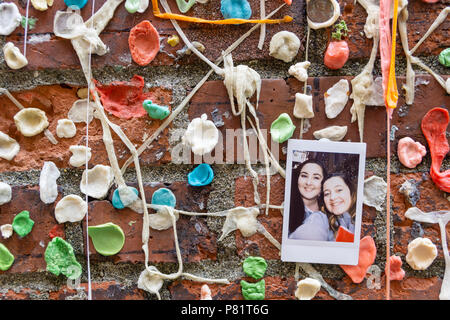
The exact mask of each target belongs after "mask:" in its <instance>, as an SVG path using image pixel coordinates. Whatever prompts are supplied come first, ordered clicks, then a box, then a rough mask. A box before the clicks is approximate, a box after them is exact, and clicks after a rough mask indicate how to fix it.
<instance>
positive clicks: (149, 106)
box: [142, 100, 170, 120]
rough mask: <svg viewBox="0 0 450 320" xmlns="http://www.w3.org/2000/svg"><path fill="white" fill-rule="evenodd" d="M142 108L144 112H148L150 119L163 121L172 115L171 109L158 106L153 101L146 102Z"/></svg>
mask: <svg viewBox="0 0 450 320" xmlns="http://www.w3.org/2000/svg"><path fill="white" fill-rule="evenodd" d="M142 106H143V107H144V110H145V111H147V113H148V115H149V117H150V118H152V119H157V120H162V119H165V118H167V116H168V115H169V114H170V110H169V107H166V106H160V105H157V104H156V103H153V102H152V101H151V100H144V102H143V103H142Z"/></svg>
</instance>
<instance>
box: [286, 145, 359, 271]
mask: <svg viewBox="0 0 450 320" xmlns="http://www.w3.org/2000/svg"><path fill="white" fill-rule="evenodd" d="M365 161H366V144H365V143H354V142H333V141H323V140H322V141H320V140H295V139H290V140H289V141H288V151H287V161H286V187H285V196H284V214H283V234H282V243H281V260H282V261H285V262H308V263H324V264H341V265H357V264H358V257H359V240H360V234H361V216H362V205H363V187H364V169H365Z"/></svg>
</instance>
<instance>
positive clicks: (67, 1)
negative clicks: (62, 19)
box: [64, 0, 87, 9]
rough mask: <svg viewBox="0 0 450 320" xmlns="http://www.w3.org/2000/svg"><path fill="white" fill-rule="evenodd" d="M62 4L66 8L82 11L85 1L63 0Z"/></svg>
mask: <svg viewBox="0 0 450 320" xmlns="http://www.w3.org/2000/svg"><path fill="white" fill-rule="evenodd" d="M64 3H65V4H66V6H68V7H72V8H74V9H83V7H84V6H85V5H86V3H87V0H64Z"/></svg>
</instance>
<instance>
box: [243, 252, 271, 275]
mask: <svg viewBox="0 0 450 320" xmlns="http://www.w3.org/2000/svg"><path fill="white" fill-rule="evenodd" d="M242 268H243V269H244V272H245V274H246V275H248V276H249V277H252V278H254V279H261V278H262V277H263V276H264V273H265V272H266V270H267V262H266V260H264V258H261V257H248V258H246V259H245V260H244V263H243V264H242Z"/></svg>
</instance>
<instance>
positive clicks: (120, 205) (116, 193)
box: [112, 187, 139, 209]
mask: <svg viewBox="0 0 450 320" xmlns="http://www.w3.org/2000/svg"><path fill="white" fill-rule="evenodd" d="M129 188H130V189H131V190H133V192H134V193H135V194H136V195H139V191H138V190H137V189H136V188H133V187H129ZM112 205H113V207H114V208H116V209H123V208H125V205H124V204H123V203H122V200H120V196H119V189H118V188H117V189H116V190H114V193H113V196H112Z"/></svg>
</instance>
